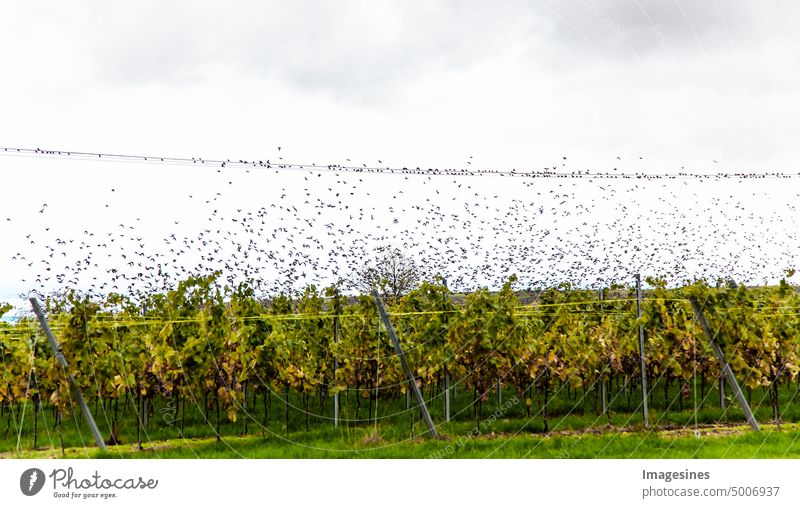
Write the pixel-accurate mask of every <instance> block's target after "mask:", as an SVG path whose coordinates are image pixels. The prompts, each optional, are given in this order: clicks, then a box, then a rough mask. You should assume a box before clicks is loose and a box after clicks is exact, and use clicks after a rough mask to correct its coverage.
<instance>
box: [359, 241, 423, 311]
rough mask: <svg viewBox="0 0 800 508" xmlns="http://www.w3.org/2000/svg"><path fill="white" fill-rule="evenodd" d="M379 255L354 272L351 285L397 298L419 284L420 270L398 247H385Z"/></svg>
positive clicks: (361, 289)
mask: <svg viewBox="0 0 800 508" xmlns="http://www.w3.org/2000/svg"><path fill="white" fill-rule="evenodd" d="M379 252H380V255H379V257H378V258H377V259H376V260H375V261H374V262H373V263H370V264H368V265H367V266H365V267H364V268H362V269H361V270H359V271H358V272H356V275H355V278H354V280H353V281H352V285H353V286H354V287H355V288H357V289H359V290H360V291H362V292H365V293H367V292H371V291H372V290H374V289H377V290H378V292H379V293H381V294H382V295H384V296H386V297H388V298H391V299H394V300H397V299H399V298H400V297H401V296H403V295H405V294H406V293H408V292H409V291H411V290H412V289H414V288H415V287H417V285H418V284H419V279H420V270H419V268H417V266H416V264H415V263H414V260H412V259H411V258H409V257H408V256H406V255H405V254H403V252H402V251H401V250H400V249H397V248H390V247H385V248H382V249H380V251H379Z"/></svg>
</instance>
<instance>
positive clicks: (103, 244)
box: [0, 148, 800, 296]
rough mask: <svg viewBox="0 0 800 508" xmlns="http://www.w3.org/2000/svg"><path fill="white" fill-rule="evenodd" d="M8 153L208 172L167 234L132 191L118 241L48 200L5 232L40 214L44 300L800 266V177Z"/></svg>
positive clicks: (25, 271) (528, 284) (467, 284)
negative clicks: (389, 270) (388, 253)
mask: <svg viewBox="0 0 800 508" xmlns="http://www.w3.org/2000/svg"><path fill="white" fill-rule="evenodd" d="M4 150H5V152H6V153H12V154H14V155H20V156H29V157H44V158H55V159H63V158H75V157H78V158H81V159H95V160H97V159H101V160H103V161H104V162H105V163H107V164H109V165H111V166H113V165H114V164H117V163H121V162H128V163H130V162H134V163H153V162H155V163H158V164H165V165H170V166H185V165H197V164H200V165H201V166H203V168H202V170H201V171H200V172H198V173H195V175H196V177H195V178H193V179H192V180H191V181H188V182H186V183H185V187H184V188H182V189H177V190H172V191H171V192H173V195H174V196H175V202H173V203H170V204H169V205H168V206H167V205H164V206H163V208H161V209H159V210H158V213H157V220H155V221H154V220H151V219H148V218H147V217H145V216H144V214H142V213H140V212H141V210H137V209H135V208H131V207H129V206H123V205H121V200H120V198H119V197H120V196H121V195H123V194H125V193H126V189H125V187H124V186H121V185H120V184H118V183H115V184H113V186H110V187H108V188H107V190H106V192H105V194H104V195H100V196H97V195H94V196H92V197H91V199H92V201H91V203H92V205H91V206H93V207H95V209H96V212H97V214H99V215H102V216H104V217H112V218H114V219H115V225H114V226H113V227H106V226H104V225H100V224H91V223H90V224H84V225H83V226H81V227H80V228H79V230H75V229H74V228H71V227H66V226H65V225H66V224H69V215H70V210H69V209H67V208H65V207H63V206H61V207H59V206H58V205H54V204H51V203H48V202H42V203H39V204H38V206H36V207H35V208H31V209H30V210H20V211H18V212H17V215H16V216H14V215H10V216H7V217H2V219H3V220H2V223H5V224H12V223H14V222H15V221H17V222H29V223H31V224H32V221H29V220H27V218H26V217H30V215H31V214H39V215H40V216H41V217H40V218H41V219H42V220H41V221H39V223H40V224H42V225H43V226H42V227H41V228H39V229H31V230H28V231H26V232H25V234H24V238H17V239H14V240H13V241H15V242H16V241H18V243H17V248H16V249H15V252H14V254H13V256H12V259H11V260H10V261H12V262H13V264H12V266H13V267H14V270H15V272H16V273H18V274H19V275H20V283H21V284H22V285H23V286H24V287H26V288H29V289H30V291H31V292H32V293H36V294H40V295H46V294H48V293H52V292H55V291H60V290H63V289H67V288H76V289H79V290H82V291H86V292H88V293H90V294H94V295H103V294H107V293H109V292H119V293H125V294H129V295H132V296H133V295H136V294H137V293H139V292H153V291H163V290H165V289H167V288H170V287H173V286H174V285H175V283H176V282H177V281H178V280H181V279H183V278H185V277H187V276H189V275H202V274H207V273H210V272H213V271H215V270H221V271H222V273H223V276H224V278H225V280H226V281H228V282H230V283H235V282H237V281H241V280H245V279H252V280H253V281H254V282H255V285H256V288H257V289H258V290H260V291H261V292H262V293H263V294H276V293H279V292H295V291H302V290H303V288H305V287H306V286H308V285H310V284H315V285H316V286H317V287H322V286H326V285H329V284H331V283H333V282H335V281H342V280H344V281H347V280H352V278H353V276H354V274H356V273H357V272H358V271H359V270H361V269H362V268H363V267H364V266H365V265H367V264H369V263H371V262H374V260H375V259H376V257H377V254H376V253H377V252H379V251H380V250H381V249H383V248H386V247H387V246H388V247H393V248H398V249H400V250H401V251H402V252H403V253H404V255H406V256H408V257H409V258H410V259H412V260H413V261H414V263H415V264H416V266H417V267H418V268H419V269H420V272H421V274H422V275H423V277H432V276H434V275H440V276H442V277H444V278H445V279H446V280H447V281H448V285H449V286H450V287H451V289H453V290H456V291H471V290H474V289H475V288H477V287H479V286H489V287H498V286H499V285H500V284H502V282H503V281H504V280H505V279H506V278H507V277H508V276H509V275H511V274H516V275H517V276H518V278H519V283H518V284H519V287H520V288H522V289H525V288H534V287H547V286H551V285H556V284H560V283H564V282H569V283H571V284H573V285H577V286H582V287H597V286H600V285H602V286H608V285H610V284H613V283H621V284H628V285H629V284H630V283H631V281H632V279H633V274H635V273H642V274H643V275H657V276H660V277H664V278H666V279H667V281H668V282H671V283H681V282H683V281H686V280H691V279H695V278H698V277H704V278H707V279H711V280H714V279H718V278H721V279H726V280H727V279H733V280H736V281H740V282H742V283H751V284H755V283H765V282H769V281H774V280H776V279H778V278H780V277H781V276H782V275H783V274H784V273H785V272H786V270H787V269H789V268H791V267H792V266H793V265H794V260H795V259H796V253H797V252H800V250H798V248H799V247H800V239H799V238H798V236H797V233H796V231H794V228H793V226H794V224H795V222H796V221H797V220H798V219H800V217H798V210H797V207H796V205H795V203H796V202H797V198H798V197H800V194H796V193H791V192H786V186H785V185H782V184H781V183H780V180H781V179H784V178H794V177H793V176H792V175H787V174H783V173H769V174H767V173H760V174H737V173H730V174H724V173H717V174H715V175H710V174H693V173H688V172H681V173H675V174H671V175H664V174H662V175H658V174H647V175H644V176H642V175H640V174H626V173H619V174H615V173H591V172H588V171H569V170H568V169H566V168H567V157H564V158H563V159H562V160H561V161H559V163H558V164H555V165H553V166H551V167H550V168H546V170H544V171H541V172H537V173H536V174H535V175H534V173H533V172H518V171H516V170H509V171H495V172H488V171H483V172H481V171H476V170H471V169H467V170H433V169H427V170H421V169H419V168H413V169H409V168H399V169H392V168H389V167H386V168H385V169H380V168H378V167H377V166H370V167H367V166H368V165H362V166H363V167H362V168H361V169H359V168H358V167H357V166H339V165H330V166H318V165H297V164H288V163H283V160H282V159H278V160H279V163H278V164H275V163H274V162H270V161H269V160H267V161H263V162H262V161H257V162H252V161H244V160H238V161H234V162H230V161H228V160H224V161H222V160H214V161H211V160H207V159H199V158H189V159H176V158H168V157H166V158H165V157H143V156H126V155H113V154H96V153H95V154H89V153H86V152H56V151H44V150H39V149H35V150H29V151H28V152H27V153H22V152H19V150H22V149H7V148H6V149H3V148H0V155H2V154H3V153H4V152H3V151H4ZM9 150H11V152H9ZM279 150H280V149H279ZM348 162H349V161H348ZM378 162H379V164H382V161H381V160H379V161H378ZM468 162H471V161H468ZM127 167H130V166H125V167H119V168H115V169H113V170H114V171H124V170H125V168H127ZM387 173H388V174H387ZM490 173H493V174H490ZM509 176H511V177H516V176H529V177H530V176H546V178H523V179H518V178H504V177H509ZM747 180H753V181H752V182H750V181H748V183H747V185H741V184H742V182H744V181H747ZM776 189H780V190H781V192H783V195H785V197H786V199H783V200H782V199H781V198H780V196H781V193H780V192H778V193H776ZM141 198H142V201H148V198H147V197H146V196H142V197H141ZM99 215H98V216H99ZM116 220H118V222H116ZM73 224H74V223H73ZM165 228H166V229H165ZM10 234H11V233H4V234H3V238H4V239H8V238H9V236H8V235H10Z"/></svg>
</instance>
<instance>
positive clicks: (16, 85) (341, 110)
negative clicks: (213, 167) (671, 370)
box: [0, 0, 800, 296]
mask: <svg viewBox="0 0 800 508" xmlns="http://www.w3.org/2000/svg"><path fill="white" fill-rule="evenodd" d="M799 9H800V6H799V5H798V3H797V2H793V1H790V0H776V1H770V2H752V1H744V0H725V1H723V0H716V1H715V0H691V1H688V0H685V1H677V0H675V1H664V0H640V1H637V0H612V1H602V2H601V1H593V0H540V1H532V2H513V1H508V2H485V1H477V0H475V1H430V0H426V1H403V2H383V1H336V2H319V1H302V2H300V1H298V2H288V1H286V2H260V1H259V2H256V1H254V2H200V1H195V0H193V1H191V2H190V1H185V2H169V3H167V2H156V1H137V2H126V3H124V4H123V3H119V2H112V3H110V2H100V1H97V2H80V3H78V2H57V1H38V2H35V3H31V2H4V3H3V4H2V5H0V47H2V48H3V77H2V79H0V97H3V107H2V116H0V146H15V147H32V148H35V147H40V148H46V149H65V150H69V149H71V150H85V151H103V152H118V153H145V154H166V155H177V156H189V157H191V156H203V157H217V158H223V159H225V158H235V159H239V158H244V159H255V160H259V159H261V160H266V159H269V158H271V159H273V160H275V159H277V157H279V156H282V157H284V159H285V160H290V161H297V162H316V163H348V164H350V163H352V164H361V163H366V164H377V161H378V160H381V161H382V162H383V164H388V165H394V166H410V167H414V166H424V167H430V166H437V167H466V166H465V165H466V164H467V163H468V162H469V163H470V167H473V168H475V167H477V168H497V169H507V168H524V169H539V168H542V167H546V166H553V165H556V164H558V165H560V164H561V163H562V162H563V161H564V159H563V157H565V156H567V157H568V162H567V164H568V166H567V168H568V169H573V170H586V169H591V170H611V168H614V167H617V168H621V169H623V170H630V171H638V170H647V171H655V170H659V171H664V170H666V171H680V168H681V167H683V168H686V169H687V170H694V171H741V172H750V171H762V170H763V171H766V170H782V171H791V172H795V173H796V172H797V171H798V167H800V166H799V165H798V162H800V143H798V142H797V139H798V138H800V31H799V28H798V27H800V25H798V22H800V15H799V14H800V12H799ZM278 146H280V147H281V151H280V152H278V150H277V147H278ZM639 157H643V158H642V159H639ZM348 159H350V161H349V162H347V161H348ZM715 161H716V162H715ZM89 166H92V169H86V164H84V165H81V166H76V165H75V164H72V163H70V162H68V161H67V162H65V161H60V160H55V161H54V160H45V159H43V160H36V161H29V160H20V159H18V158H11V157H0V172H1V173H0V175H1V176H0V177H1V178H2V180H0V181H2V182H3V201H2V204H0V207H2V208H0V219H13V220H11V221H7V220H3V221H2V224H1V225H0V234H2V235H3V236H2V238H3V241H4V242H5V243H4V245H3V247H2V248H0V259H3V260H6V259H8V258H9V257H10V256H12V255H13V254H16V252H18V251H19V250H20V249H23V248H29V247H28V246H27V245H26V243H25V237H24V234H29V233H30V232H31V231H32V230H34V233H36V232H40V233H43V230H44V228H46V227H52V228H54V229H55V230H63V229H64V228H67V225H66V224H67V223H72V226H75V223H76V222H80V223H81V228H80V229H83V227H84V226H85V227H86V228H89V226H93V225H94V227H97V228H99V227H101V226H100V225H97V224H96V222H97V221H100V217H99V214H102V213H103V210H102V208H100V209H99V210H95V211H91V210H89V211H86V213H85V214H83V215H79V214H77V213H76V214H73V215H70V214H71V213H72V212H73V208H72V207H74V206H78V204H81V203H82V205H85V206H89V205H87V203H95V204H98V203H100V202H102V201H103V200H104V199H105V198H106V196H107V195H108V192H109V189H110V188H111V187H113V186H117V188H120V187H121V188H122V189H123V191H125V190H127V191H129V192H131V193H133V192H134V191H135V193H137V194H136V196H138V197H139V206H140V207H141V202H142V201H146V202H147V208H149V209H150V212H152V213H154V214H155V215H159V214H162V215H163V214H165V213H176V212H175V210H174V206H176V205H175V201H179V200H178V198H177V197H176V198H175V199H174V200H173V201H172V202H171V203H170V202H168V200H169V192H172V193H173V194H176V195H177V194H178V192H177V189H178V187H181V186H184V187H185V186H189V187H191V188H189V189H188V190H187V192H183V191H184V190H186V189H184V188H181V193H180V195H181V196H183V197H185V196H184V194H189V193H191V192H200V193H202V192H210V191H211V190H213V189H215V188H216V187H215V186H216V185H219V182H217V181H215V180H214V181H212V179H210V178H206V177H205V176H199V177H192V176H187V174H185V173H181V172H180V171H176V172H174V173H173V172H172V169H170V168H169V167H166V168H165V167H162V168H158V169H155V170H153V169H142V168H141V166H139V165H133V166H132V167H127V168H119V167H116V166H115V167H111V166H103V164H102V163H92V164H89ZM106 170H108V172H105V171H106ZM110 173H113V174H110ZM65 174H66V176H65ZM175 175H177V176H175ZM376 182H377V181H376ZM797 183H798V181H797V180H791V181H788V183H784V184H783V186H784V187H786V186H790V187H791V186H797ZM374 185H375V188H376V192H378V189H379V188H380V187H381V185H382V184H381V183H374ZM165 186H166V187H168V188H169V189H168V191H169V192H167V191H165V190H164V188H163V187H165ZM192 186H194V187H192ZM147 188H159V189H154V191H153V192H155V193H156V195H158V196H162V195H163V196H165V197H164V198H163V199H161V198H159V199H149V198H147V199H143V194H142V193H144V192H147V191H146V189H147ZM192 189H194V191H192ZM784 190H785V189H784ZM159 193H160V194H159ZM720 194H725V195H726V196H727V195H729V193H728V192H727V190H725V191H720ZM131 195H133V194H131ZM228 195H229V196H233V197H235V200H239V201H238V202H242V201H241V200H244V199H245V197H246V196H249V198H250V199H253V197H254V196H253V188H252V187H247V186H240V188H239V190H238V191H237V190H233V189H232V190H230V192H229V193H228ZM790 196H791V193H790V194H787V197H785V202H784V203H781V205H780V206H783V205H784V204H786V203H790V202H791V199H790ZM653 199H655V198H653ZM737 199H738V198H737ZM59 200H61V203H62V204H61V208H60V209H59V210H60V212H59V213H58V214H55V216H53V215H51V216H49V217H48V218H47V219H46V220H45V219H42V217H39V216H37V213H38V211H39V210H40V209H41V205H42V204H43V203H45V202H49V203H58V202H59ZM134 201H135V200H134ZM734 201H735V200H734ZM732 202H733V201H732ZM256 204H258V201H257V200H256V201H253V202H252V206H253V207H254V206H255V205H256ZM261 205H263V203H260V204H259V206H261ZM51 206H56V205H51ZM136 206H137V205H136V204H135V203H133V202H131V204H129V205H125V206H122V205H119V206H117V208H116V210H117V212H116V213H118V214H119V215H118V216H115V217H114V218H113V219H111V218H109V221H114V220H116V219H117V218H119V217H120V216H124V217H126V218H127V219H130V220H134V219H132V217H133V216H136V215H139V214H140V212H141V210H137V211H135V212H134V211H132V210H133V209H134V208H135V207H136ZM177 206H184V205H177ZM775 206H776V207H778V205H777V204H776V205H775ZM51 210H52V208H51ZM765 213H767V212H765ZM769 213H770V214H771V213H774V210H772V209H770V211H769ZM787 213H789V212H787ZM792 214H796V212H795V211H794V210H793V209H792V210H791V213H789V215H787V216H786V217H785V219H786V220H787V221H791V220H793V219H794V218H796V215H792ZM203 217H205V215H203ZM106 218H108V217H106ZM762 218H763V217H762ZM127 219H126V220H127ZM37 221H38V222H37ZM100 222H102V221H100ZM3 228H5V229H3ZM75 229H76V230H77V229H78V228H77V226H76V227H75ZM145 233H147V231H145ZM162 233H164V231H162V230H161V229H159V230H158V233H157V235H162ZM31 257H33V256H31ZM787 259H789V258H787ZM789 260H791V259H789ZM787 262H788V261H787ZM5 266H8V267H9V268H7V269H4V273H1V274H0V296H10V295H14V294H17V293H19V292H22V291H25V290H26V289H28V287H27V286H26V284H24V283H21V282H20V278H22V276H23V275H24V273H23V272H24V271H25V270H24V269H23V268H22V267H21V266H20V265H17V264H8V265H5Z"/></svg>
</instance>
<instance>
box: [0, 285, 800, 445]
mask: <svg viewBox="0 0 800 508" xmlns="http://www.w3.org/2000/svg"><path fill="white" fill-rule="evenodd" d="M219 275H220V274H214V275H210V276H203V277H188V278H186V279H185V280H183V281H181V282H180V283H179V284H177V286H176V287H175V288H174V289H173V290H170V291H165V292H162V293H151V294H147V295H144V296H140V297H138V298H136V299H132V298H129V297H124V296H121V295H119V294H110V295H109V296H107V297H106V298H104V299H102V300H100V299H97V298H89V297H87V296H84V295H80V294H78V293H76V292H70V293H68V294H66V295H64V296H62V297H50V298H48V299H47V301H46V311H47V318H48V320H49V324H50V327H51V328H52V329H53V331H54V332H55V335H56V337H57V339H58V342H59V343H60V347H61V350H62V352H63V355H64V357H65V359H66V361H67V363H68V366H69V367H68V368H69V371H66V370H65V369H63V368H61V366H60V365H59V363H58V362H57V361H56V358H55V356H54V355H53V353H52V351H51V350H50V348H49V347H48V345H47V341H46V340H45V339H44V336H43V334H42V331H41V328H40V326H39V323H38V322H37V321H36V319H35V318H33V317H26V318H23V319H21V320H20V321H19V322H17V323H15V324H11V323H3V324H0V356H2V361H3V370H2V385H0V407H1V408H2V417H3V419H4V420H5V422H4V425H3V426H2V427H0V436H4V437H0V442H1V443H3V444H2V449H3V450H4V451H11V450H17V451H18V452H19V451H20V450H22V449H26V448H27V449H52V450H57V449H59V447H60V448H61V450H62V453H63V449H64V447H65V446H67V447H69V446H90V445H91V438H87V436H88V435H89V433H88V430H87V429H86V425H85V423H83V422H82V419H81V415H80V410H79V409H78V408H77V405H76V402H75V396H74V394H73V393H72V391H71V389H70V384H69V376H70V375H71V376H72V377H73V378H74V380H75V382H76V384H77V386H78V388H79V390H80V391H81V392H82V393H83V395H84V397H85V398H86V400H87V402H88V405H89V407H90V408H91V410H92V412H93V414H94V416H95V418H96V419H97V421H98V425H99V427H100V429H101V432H102V434H103V436H104V438H105V440H106V443H107V444H109V445H114V444H120V443H123V444H134V443H135V444H136V446H137V447H138V448H139V449H141V448H143V444H148V443H149V442H150V441H152V442H156V441H158V440H161V439H170V438H174V439H189V438H192V439H198V438H212V439H216V440H225V439H226V438H232V437H233V436H244V435H259V436H267V437H270V436H272V437H274V438H276V439H284V440H286V442H285V446H287V447H288V446H295V445H296V442H297V441H298V440H301V439H302V438H301V437H298V436H302V434H303V433H309V432H314V431H318V432H319V429H323V430H322V432H328V431H329V430H330V429H338V431H339V432H350V429H366V430H369V432H370V433H371V434H369V435H370V436H372V437H373V438H374V444H372V445H371V443H372V442H370V441H367V442H366V445H365V447H366V448H367V449H369V448H370V447H373V448H380V447H386V446H388V445H390V444H392V443H393V442H401V441H402V442H404V441H407V440H409V439H411V440H412V441H413V440H418V439H424V438H423V436H424V435H425V434H426V430H425V428H424V425H423V424H422V421H421V419H420V412H419V408H418V407H417V406H418V404H417V403H416V402H415V400H414V399H413V398H412V397H411V396H410V395H409V391H410V390H409V385H408V383H407V380H406V377H405V374H404V372H403V370H402V369H401V366H400V362H399V361H398V357H397V355H396V354H395V351H394V349H393V347H392V343H391V342H390V340H389V337H388V335H387V330H386V328H385V326H384V325H383V323H382V322H381V321H380V319H379V315H378V312H377V311H376V306H375V301H374V300H373V298H372V297H371V296H367V295H352V294H351V295H345V294H342V293H341V292H340V290H339V288H336V287H329V288H326V289H324V290H321V289H319V288H316V287H314V286H310V287H308V288H307V289H306V290H305V291H304V292H303V293H302V294H301V295H297V296H295V297H294V298H292V297H289V296H286V295H280V296H277V297H272V298H262V297H260V296H258V295H257V294H256V291H255V290H254V289H253V285H252V283H242V284H239V285H236V286H231V285H225V284H224V283H223V282H222V281H221V279H220V277H219ZM514 282H515V277H511V278H510V279H509V280H508V281H507V282H506V283H505V285H504V286H503V287H502V290H500V291H496V292H490V291H489V290H487V289H480V290H478V291H475V292H472V293H468V294H452V293H451V292H450V291H449V290H448V288H447V286H446V285H445V284H444V282H443V281H442V280H440V279H435V280H432V281H428V282H423V283H421V284H420V285H418V287H417V288H415V289H414V290H412V291H410V292H408V293H407V294H405V295H403V296H400V297H392V296H386V304H387V309H388V313H389V315H390V318H391V322H392V324H393V327H394V329H395V330H396V331H397V335H398V337H399V340H400V343H401V345H402V348H403V350H404V351H405V355H406V357H407V359H408V363H409V365H410V367H411V369H412V371H413V375H414V376H415V381H416V384H417V386H418V387H419V388H420V390H421V393H422V395H423V397H424V399H425V402H426V405H427V407H428V408H430V412H431V414H432V416H433V420H434V423H435V425H436V426H437V428H438V429H439V430H440V432H441V433H442V434H443V435H444V436H445V439H455V438H457V437H458V436H463V435H465V434H466V435H468V436H470V437H471V438H476V437H477V434H488V433H489V432H491V433H492V435H494V434H495V431H496V432H497V433H498V434H500V435H504V434H508V435H511V434H513V435H516V434H526V435H528V434H537V435H538V434H541V435H548V433H551V432H553V431H563V430H564V429H571V430H572V431H575V432H595V431H597V432H599V431H606V432H619V431H621V430H638V431H647V432H653V431H658V430H674V429H678V430H680V429H683V430H691V429H695V431H696V430H697V429H701V428H704V427H706V426H711V425H742V424H743V423H744V416H743V413H742V410H741V408H740V407H739V406H738V405H737V403H736V400H735V398H734V397H733V389H732V387H731V386H725V384H726V383H724V382H722V381H721V379H722V369H721V365H720V363H719V361H718V360H717V358H716V357H715V355H714V354H713V353H712V350H711V347H710V342H709V340H708V339H709V337H708V336H707V334H704V330H703V329H702V327H701V325H700V323H699V321H698V316H697V313H696V312H695V311H694V310H693V308H692V305H691V304H690V298H693V299H694V300H695V301H696V302H699V304H700V306H701V308H702V313H703V314H704V316H705V318H706V319H707V320H708V323H709V325H710V328H711V331H712V334H713V340H714V342H716V343H717V344H718V345H719V346H720V347H721V349H722V350H723V352H724V354H725V357H726V359H727V361H728V364H729V365H730V368H731V370H732V371H733V374H734V376H735V377H736V380H738V384H739V385H740V386H741V388H742V390H743V392H744V394H745V396H746V398H747V401H748V404H749V405H750V406H751V407H752V408H753V410H754V413H755V415H756V418H757V419H758V420H759V421H760V422H761V423H772V424H777V425H778V427H777V428H778V429H780V425H781V423H783V424H784V425H785V424H789V423H791V422H794V421H798V420H800V412H799V411H798V410H797V407H796V406H797V400H796V398H797V393H798V389H800V384H798V382H797V381H798V376H797V375H798V372H799V371H800V363H798V356H800V341H798V340H797V330H798V329H800V315H799V314H798V309H800V294H798V292H797V290H796V289H795V288H794V287H792V286H790V285H788V284H787V283H786V282H784V281H781V283H780V285H778V286H771V287H744V286H738V287H736V286H735V285H730V286H726V287H719V285H718V286H717V287H711V286H709V285H707V284H706V283H704V282H696V283H693V284H687V285H684V286H682V287H677V288H670V287H667V285H666V283H665V282H664V281H663V280H659V279H654V278H648V279H647V281H646V282H647V290H646V291H645V294H644V299H643V301H642V304H641V317H639V314H638V312H637V300H636V298H635V290H634V288H629V287H611V288H604V290H602V291H598V290H586V289H579V288H573V287H570V286H569V284H563V285H561V286H558V287H554V288H549V289H542V290H538V291H534V292H531V293H529V294H527V295H526V297H525V298H524V299H525V300H526V303H524V304H523V303H521V297H520V293H517V292H515V291H514V288H513V285H514ZM4 310H8V309H7V308H6V309H4ZM639 327H642V330H643V332H644V336H643V338H644V344H645V348H644V364H645V372H644V376H642V372H641V367H640V365H641V364H640V351H639V335H638V333H639ZM642 377H644V378H645V380H646V387H647V397H648V400H647V402H648V403H649V406H650V410H651V414H650V418H649V422H645V421H643V419H642V416H641V414H640V411H641V408H642V402H643V401H642V396H641V391H640V390H641V383H642V381H641V379H642ZM726 388H727V389H726ZM471 429H476V430H477V429H480V432H477V433H475V432H472V433H471V435H470V432H471ZM287 436H290V437H287ZM293 443H295V444H293ZM426 446H430V445H426ZM443 446H444V445H443Z"/></svg>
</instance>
